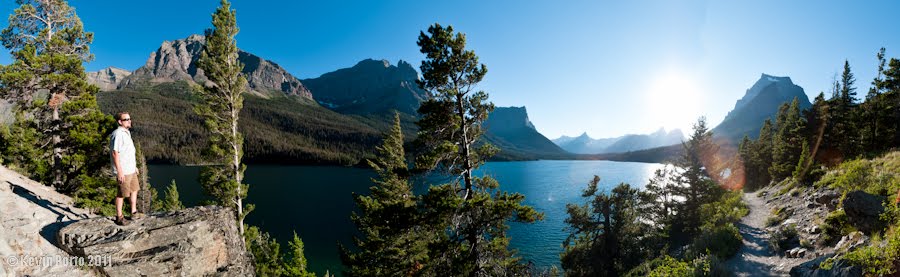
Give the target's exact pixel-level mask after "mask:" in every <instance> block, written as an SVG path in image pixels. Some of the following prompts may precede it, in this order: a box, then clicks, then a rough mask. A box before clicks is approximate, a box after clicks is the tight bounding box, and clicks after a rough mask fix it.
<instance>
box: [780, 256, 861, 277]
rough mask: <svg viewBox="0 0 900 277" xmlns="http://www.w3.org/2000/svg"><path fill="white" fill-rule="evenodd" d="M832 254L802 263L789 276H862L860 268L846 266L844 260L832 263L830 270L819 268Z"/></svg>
mask: <svg viewBox="0 0 900 277" xmlns="http://www.w3.org/2000/svg"><path fill="white" fill-rule="evenodd" d="M833 256H834V254H828V255H825V256H821V257H818V258H815V259H813V260H810V261H808V262H805V263H802V264H800V265H797V266H795V267H792V268H791V271H790V274H791V276H794V277H812V276H842V277H855V276H863V272H862V268H860V267H858V266H853V265H850V264H848V263H847V262H846V261H844V260H837V261H835V262H834V265H833V266H832V267H831V269H830V270H825V269H822V268H820V267H819V265H820V264H821V263H822V262H824V261H825V260H827V259H828V258H831V257H833Z"/></svg>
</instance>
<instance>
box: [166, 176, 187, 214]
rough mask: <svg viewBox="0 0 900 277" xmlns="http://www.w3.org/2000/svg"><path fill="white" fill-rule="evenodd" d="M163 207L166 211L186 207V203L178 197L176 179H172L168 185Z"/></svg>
mask: <svg viewBox="0 0 900 277" xmlns="http://www.w3.org/2000/svg"><path fill="white" fill-rule="evenodd" d="M161 209H162V210H164V211H177V210H181V209H184V204H182V203H181V200H180V199H179V197H178V185H177V184H175V180H172V182H171V183H169V186H168V187H166V197H165V198H164V199H163V202H162V207H161Z"/></svg>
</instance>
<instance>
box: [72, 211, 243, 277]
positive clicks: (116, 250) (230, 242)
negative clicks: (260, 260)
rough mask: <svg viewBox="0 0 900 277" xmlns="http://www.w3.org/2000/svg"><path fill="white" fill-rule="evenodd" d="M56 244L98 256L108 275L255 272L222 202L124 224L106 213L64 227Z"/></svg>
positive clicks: (76, 254) (195, 274)
mask: <svg viewBox="0 0 900 277" xmlns="http://www.w3.org/2000/svg"><path fill="white" fill-rule="evenodd" d="M57 242H58V244H59V246H60V248H62V249H63V250H65V251H66V252H68V253H70V254H72V255H74V256H80V257H88V258H91V257H93V258H95V259H98V261H101V262H102V263H101V265H100V266H98V267H97V269H98V270H99V271H101V272H102V273H103V274H106V275H109V276H249V275H253V274H254V268H253V265H252V263H251V258H250V255H249V254H248V253H247V252H246V250H245V247H244V239H243V238H242V237H241V235H240V234H239V233H238V229H237V223H236V221H235V218H234V212H233V211H232V210H230V209H226V208H222V207H218V206H204V207H194V208H188V209H184V210H180V211H176V212H168V213H156V214H151V215H148V216H146V217H144V218H142V219H137V220H135V221H133V222H131V224H128V225H125V226H118V225H116V224H115V223H113V220H112V219H111V218H105V217H104V218H93V219H86V220H80V221H76V222H74V223H72V224H69V225H68V226H66V227H63V228H62V229H61V230H59V232H58V233H57ZM104 262H105V263H104Z"/></svg>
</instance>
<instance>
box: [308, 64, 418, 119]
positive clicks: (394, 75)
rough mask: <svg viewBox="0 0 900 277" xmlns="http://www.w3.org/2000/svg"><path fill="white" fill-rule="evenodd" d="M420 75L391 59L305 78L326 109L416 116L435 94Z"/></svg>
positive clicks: (343, 111) (313, 93) (355, 112)
mask: <svg viewBox="0 0 900 277" xmlns="http://www.w3.org/2000/svg"><path fill="white" fill-rule="evenodd" d="M418 79H419V75H418V73H417V72H416V71H415V69H413V68H412V66H411V65H409V63H406V62H404V61H400V62H398V63H397V65H396V66H395V65H392V64H391V63H390V62H389V61H387V60H375V59H365V60H362V61H360V62H358V63H356V64H355V65H354V66H352V67H349V68H343V69H338V70H336V71H332V72H328V73H325V74H322V76H319V77H318V78H312V79H304V80H303V84H305V85H306V86H307V87H309V89H310V91H311V92H312V95H313V97H314V98H315V99H316V101H318V102H319V104H321V105H322V106H325V107H328V108H330V109H332V110H336V111H338V112H342V113H353V114H370V113H382V112H390V111H391V110H397V111H400V112H403V113H407V114H416V112H417V109H418V108H419V105H420V104H421V102H422V101H425V100H426V99H428V98H431V95H430V94H429V93H428V92H427V91H425V90H423V89H421V88H420V87H419V86H418V84H416V81H417V80H418Z"/></svg>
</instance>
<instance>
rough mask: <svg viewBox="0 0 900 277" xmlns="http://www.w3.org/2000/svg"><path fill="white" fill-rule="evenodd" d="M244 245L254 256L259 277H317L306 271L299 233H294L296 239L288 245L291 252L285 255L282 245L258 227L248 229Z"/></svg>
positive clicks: (254, 263)
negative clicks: (282, 251)
mask: <svg viewBox="0 0 900 277" xmlns="http://www.w3.org/2000/svg"><path fill="white" fill-rule="evenodd" d="M244 243H245V244H246V247H247V251H248V252H250V254H252V255H253V266H254V267H255V268H256V275H257V276H298V277H313V276H315V274H313V273H311V272H307V271H306V257H305V256H304V255H303V241H301V240H300V238H299V237H298V236H297V233H294V239H293V240H291V242H290V243H289V244H288V245H289V247H290V251H289V252H287V253H284V254H282V253H281V244H279V243H278V241H276V240H275V239H274V238H272V237H270V236H269V233H266V232H262V231H260V230H259V228H257V227H256V226H247V227H246V232H244Z"/></svg>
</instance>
